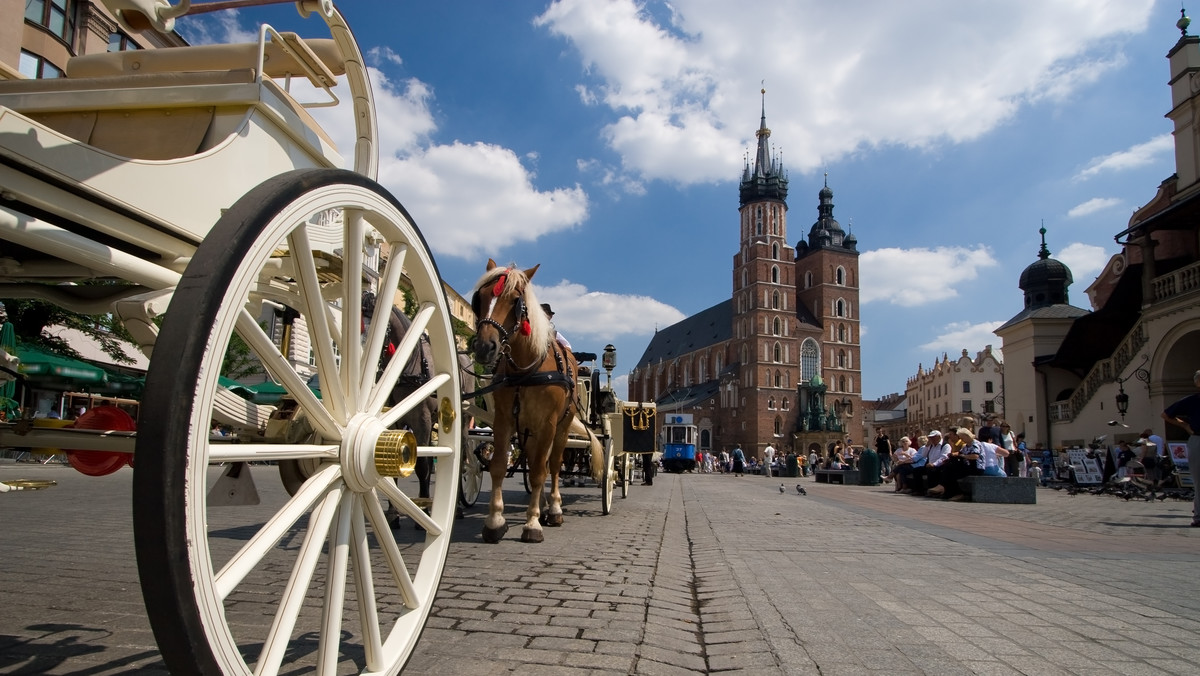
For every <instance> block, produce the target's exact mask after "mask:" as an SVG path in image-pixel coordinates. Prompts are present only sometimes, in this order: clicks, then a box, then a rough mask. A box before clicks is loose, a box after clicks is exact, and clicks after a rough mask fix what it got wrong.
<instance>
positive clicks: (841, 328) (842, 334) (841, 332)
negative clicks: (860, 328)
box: [837, 324, 846, 343]
mask: <svg viewBox="0 0 1200 676" xmlns="http://www.w3.org/2000/svg"><path fill="white" fill-rule="evenodd" d="M837 339H838V340H839V341H841V342H843V343H844V342H846V325H845V324H838V336H837Z"/></svg>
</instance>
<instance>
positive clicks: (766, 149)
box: [738, 89, 788, 207]
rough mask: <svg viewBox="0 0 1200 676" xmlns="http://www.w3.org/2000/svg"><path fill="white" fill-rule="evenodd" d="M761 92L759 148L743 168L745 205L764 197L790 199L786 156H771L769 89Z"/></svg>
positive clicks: (742, 199)
mask: <svg viewBox="0 0 1200 676" xmlns="http://www.w3.org/2000/svg"><path fill="white" fill-rule="evenodd" d="M761 93H762V97H763V102H762V119H761V121H760V122H759V125H758V131H757V132H755V133H754V135H755V136H757V137H758V152H757V153H755V155H754V165H753V167H752V166H751V165H750V161H749V159H747V160H746V166H745V168H744V169H743V170H742V185H741V187H740V189H739V191H738V192H739V196H740V198H741V204H740V206H743V207H744V206H746V205H747V204H750V203H751V202H761V201H763V200H773V201H777V202H784V203H786V202H787V186H788V179H787V172H785V171H784V170H783V157H782V156H776V157H774V158H772V157H771V146H770V143H769V141H768V139H770V138H771V130H770V129H768V128H767V90H766V89H763V90H762V92H761Z"/></svg>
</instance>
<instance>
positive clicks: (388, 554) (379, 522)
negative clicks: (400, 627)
mask: <svg viewBox="0 0 1200 676" xmlns="http://www.w3.org/2000/svg"><path fill="white" fill-rule="evenodd" d="M380 483H381V484H382V483H384V482H380ZM397 492H399V491H397ZM409 502H410V504H411V501H409ZM363 504H364V506H365V507H366V508H367V519H368V520H370V522H371V528H372V529H374V531H375V539H376V540H378V541H379V549H380V551H381V552H382V553H383V557H384V559H385V560H386V561H387V564H388V569H389V570H391V572H392V578H393V579H394V580H395V582H396V588H397V589H398V590H399V592H400V597H401V598H402V599H403V600H404V607H405V608H408V609H409V610H412V609H414V608H416V607H417V606H418V605H419V599H418V598H417V590H416V587H414V586H413V581H412V577H411V576H410V575H409V574H408V567H407V566H405V565H404V555H403V554H401V553H400V547H398V546H397V545H396V536H394V535H392V529H391V528H390V527H389V526H388V523H387V517H386V516H384V514H383V507H382V506H381V505H380V504H379V499H378V498H375V497H374V496H371V497H369V498H367V499H365V500H363Z"/></svg>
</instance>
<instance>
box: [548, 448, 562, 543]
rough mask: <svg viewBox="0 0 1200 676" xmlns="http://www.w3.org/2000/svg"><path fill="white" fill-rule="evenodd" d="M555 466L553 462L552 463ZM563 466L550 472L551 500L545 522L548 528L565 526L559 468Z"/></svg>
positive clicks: (558, 466)
mask: <svg viewBox="0 0 1200 676" xmlns="http://www.w3.org/2000/svg"><path fill="white" fill-rule="evenodd" d="M551 464H553V461H551ZM560 467H562V465H557V466H555V468H554V469H551V470H550V500H549V501H548V503H547V504H546V516H545V519H544V521H543V523H545V524H546V525H547V526H551V527H558V526H561V525H562V524H563V511H562V493H559V492H558V481H559V478H558V474H559V472H558V468H560Z"/></svg>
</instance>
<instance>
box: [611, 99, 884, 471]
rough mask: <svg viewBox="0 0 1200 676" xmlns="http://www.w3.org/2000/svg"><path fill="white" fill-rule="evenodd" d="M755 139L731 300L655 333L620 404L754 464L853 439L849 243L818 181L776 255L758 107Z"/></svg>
mask: <svg viewBox="0 0 1200 676" xmlns="http://www.w3.org/2000/svg"><path fill="white" fill-rule="evenodd" d="M756 136H757V139H758V144H757V145H758V147H757V151H756V153H755V156H754V158H753V161H751V160H750V159H749V158H748V159H747V161H746V165H745V168H744V170H743V172H742V177H741V182H740V184H739V188H738V196H739V209H738V212H739V215H740V218H739V222H738V250H737V252H736V253H735V254H734V256H733V269H732V273H733V289H732V295H731V297H730V298H728V299H726V300H723V301H721V302H720V303H718V304H716V305H714V306H712V307H710V308H708V309H706V310H702V311H701V312H699V313H697V314H695V315H693V316H691V317H688V318H686V319H684V320H682V321H680V322H677V323H676V324H673V325H671V326H668V327H666V328H664V329H661V330H659V331H657V332H656V333H655V335H654V337H653V338H652V339H651V341H650V344H649V345H648V346H647V347H646V350H645V352H644V353H643V354H642V356H641V358H640V359H639V360H638V363H637V365H636V366H635V368H634V369H633V371H632V373H631V374H630V377H629V397H630V398H631V399H633V400H636V401H654V402H656V404H657V407H658V410H659V411H660V412H667V413H691V414H693V420H694V421H695V423H696V425H697V427H698V428H699V432H700V439H699V444H698V447H699V450H703V451H706V452H708V451H711V452H714V453H716V452H719V451H721V450H722V449H730V450H732V449H733V448H734V447H735V446H740V447H741V448H742V449H743V450H744V451H745V452H746V455H747V457H750V456H756V457H759V458H761V457H762V450H763V449H764V448H765V447H766V446H767V444H771V445H772V446H774V447H775V448H776V449H777V450H779V451H782V452H786V451H788V450H791V449H792V448H793V447H794V445H796V444H798V443H808V442H807V438H808V437H809V436H815V437H819V438H820V440H822V441H824V440H825V439H826V438H830V439H832V438H839V439H840V438H844V437H845V436H847V435H848V436H850V437H851V438H852V439H856V440H861V439H862V438H863V437H862V432H861V429H862V427H861V425H860V424H857V423H856V421H855V419H854V412H856V411H861V410H862V406H861V402H862V400H861V396H862V395H861V392H862V379H861V373H860V370H859V363H860V361H859V353H860V346H859V317H858V309H859V303H858V255H859V252H858V248H857V246H858V244H857V239H856V238H855V237H854V235H852V234H849V233H847V232H846V231H845V230H843V229H842V226H841V224H839V223H838V221H837V220H836V219H835V218H834V217H833V207H834V205H833V190H831V189H830V188H829V184H828V178H827V177H826V180H825V184H824V186H823V187H822V188H821V189H820V191H819V192H818V194H817V220H816V221H815V222H814V223H813V224H812V226H811V227H810V228H809V231H808V235H807V238H806V239H803V240H801V241H799V242H798V243H797V244H796V245H795V246H794V247H793V246H791V245H790V244H789V243H788V231H787V215H788V203H787V198H788V177H787V173H786V171H785V170H784V168H783V163H782V161H781V160H780V159H779V157H778V156H773V155H772V153H771V147H770V144H769V138H770V136H771V130H770V129H769V128H767V118H766V109H765V104H764V108H763V113H762V118H761V120H760V124H759V129H758V130H757V132H756ZM659 417H660V419H661V418H662V416H659ZM801 435H805V437H804V438H803V439H802V438H801Z"/></svg>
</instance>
